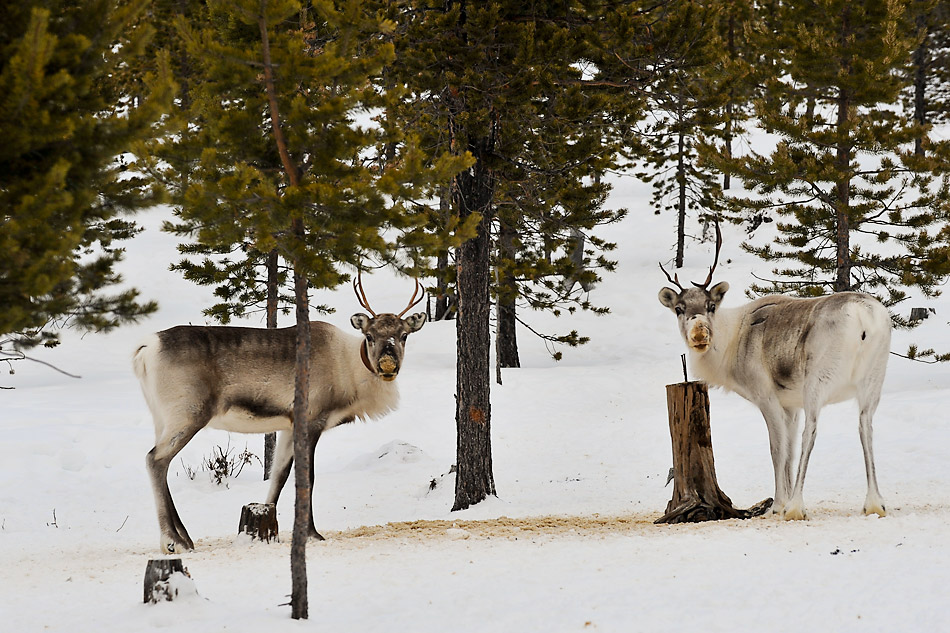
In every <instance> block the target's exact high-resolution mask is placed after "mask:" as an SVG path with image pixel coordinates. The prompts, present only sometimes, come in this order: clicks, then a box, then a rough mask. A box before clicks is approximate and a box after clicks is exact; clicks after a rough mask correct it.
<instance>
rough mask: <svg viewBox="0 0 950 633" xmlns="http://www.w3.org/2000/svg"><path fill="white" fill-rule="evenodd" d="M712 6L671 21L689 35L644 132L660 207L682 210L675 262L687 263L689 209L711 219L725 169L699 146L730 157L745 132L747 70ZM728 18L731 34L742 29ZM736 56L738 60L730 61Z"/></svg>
mask: <svg viewBox="0 0 950 633" xmlns="http://www.w3.org/2000/svg"><path fill="white" fill-rule="evenodd" d="M711 5H712V6H711V7H703V6H700V5H699V4H695V5H694V4H692V3H690V4H684V5H682V6H681V7H680V8H678V10H677V11H674V12H672V13H671V14H670V15H669V16H668V18H667V20H665V21H664V24H663V26H664V28H665V29H669V30H671V31H673V32H674V33H681V34H682V38H683V39H682V42H681V43H680V45H679V46H678V47H677V49H676V50H677V51H678V52H680V51H681V52H680V54H679V56H678V57H677V58H676V59H673V60H670V63H669V64H667V65H665V66H664V67H662V68H661V70H660V71H659V72H658V74H657V76H656V78H655V79H654V81H653V82H652V84H651V87H650V104H651V106H652V107H651V109H652V115H653V120H652V122H651V123H649V124H648V125H647V126H646V127H645V130H644V133H643V134H644V137H645V138H644V146H645V152H644V154H643V156H642V160H643V161H644V167H645V170H644V171H643V172H642V173H641V174H640V177H641V178H642V179H643V180H645V181H646V182H652V183H653V197H652V203H653V206H654V209H655V212H656V213H657V214H659V213H661V212H662V211H666V210H669V211H672V212H673V213H674V214H675V216H676V219H677V223H676V255H675V258H674V266H675V267H676V268H682V267H683V259H684V254H685V244H686V234H687V224H686V219H687V215H689V214H692V215H694V216H695V217H696V219H697V220H703V221H704V223H706V224H708V223H707V222H705V220H706V219H707V216H708V214H710V213H714V212H715V197H714V194H715V192H716V191H717V190H718V177H719V174H718V173H717V172H715V171H713V170H711V169H709V168H708V166H707V165H703V164H700V161H701V155H700V151H699V150H700V148H701V147H702V146H703V145H704V144H705V145H711V146H713V147H714V148H715V149H714V150H713V151H720V149H719V148H720V147H723V150H722V151H724V152H725V153H726V155H727V156H728V155H730V154H731V151H732V150H731V143H732V140H733V137H735V136H736V134H737V131H738V130H737V120H738V119H739V110H738V109H737V108H736V107H735V106H736V101H737V98H736V92H737V91H736V90H734V88H735V86H736V85H737V84H739V82H738V81H737V76H739V75H740V72H739V71H737V70H736V69H735V68H736V67H737V66H738V65H737V64H735V62H734V60H730V59H729V54H730V51H729V49H728V47H727V46H726V42H727V41H726V40H723V39H722V38H721V37H720V34H719V32H718V29H717V27H719V26H720V25H721V23H720V19H719V12H718V8H719V7H718V6H717V4H716V3H711ZM731 19H734V18H731ZM726 22H727V24H726V26H725V27H724V28H725V29H726V30H727V33H726V35H727V36H728V35H729V31H734V30H735V28H736V27H735V26H734V25H733V24H730V23H729V21H728V19H727V20H726ZM733 37H734V36H733ZM733 45H734V43H733ZM733 54H736V55H737V54H738V53H736V52H734V51H733ZM730 61H732V62H733V65H732V66H728V67H727V64H729V62H730ZM727 174H728V172H727Z"/></svg>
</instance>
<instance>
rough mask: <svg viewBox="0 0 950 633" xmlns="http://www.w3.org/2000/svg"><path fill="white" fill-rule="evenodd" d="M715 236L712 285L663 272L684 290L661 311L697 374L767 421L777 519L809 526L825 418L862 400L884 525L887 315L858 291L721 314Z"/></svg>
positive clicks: (670, 293) (869, 504)
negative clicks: (881, 458)
mask: <svg viewBox="0 0 950 633" xmlns="http://www.w3.org/2000/svg"><path fill="white" fill-rule="evenodd" d="M716 232H717V239H716V256H715V260H714V262H713V265H712V267H711V268H710V269H709V275H708V276H707V277H706V281H705V282H704V283H702V284H697V283H695V282H694V283H693V285H694V286H695V288H686V289H684V288H683V287H682V286H680V284H679V279H678V278H677V277H672V278H671V277H670V275H669V273H667V272H666V270H665V269H663V266H662V265H661V266H660V268H661V270H663V273H664V274H665V275H666V278H667V279H669V281H670V282H671V283H673V284H675V285H676V287H677V288H679V291H676V290H673V289H672V288H663V289H662V290H660V294H659V298H660V303H662V304H663V305H665V306H666V307H668V308H669V309H670V310H672V311H673V312H675V313H676V317H677V320H678V321H679V328H680V334H682V336H683V340H684V341H685V342H686V346H687V348H688V353H689V362H690V367H691V369H692V371H693V372H694V373H695V375H696V376H698V377H699V378H700V379H701V380H704V381H706V382H707V383H709V384H710V385H713V386H719V387H723V388H725V389H727V390H729V391H735V392H736V393H738V394H739V395H740V396H742V397H743V398H745V399H746V400H748V401H749V402H752V403H753V404H755V405H756V406H757V407H759V410H760V411H761V412H762V416H763V417H764V418H765V424H766V426H767V427H768V431H769V445H770V448H771V453H772V465H773V468H774V470H775V496H774V497H773V499H774V501H773V504H772V511H773V512H775V513H779V514H782V515H783V517H784V518H785V519H804V518H805V508H804V502H803V500H802V489H803V487H804V485H805V471H806V469H807V468H808V458H809V456H810V455H811V450H812V447H813V446H814V443H815V431H816V424H817V421H818V412H819V411H821V409H822V407H824V406H825V405H826V404H831V403H834V402H842V401H844V400H850V399H851V398H856V399H857V402H858V411H859V427H858V428H859V434H860V436H861V446H862V447H863V449H864V466H865V470H866V473H867V483H868V492H867V497H866V499H865V502H864V513H865V514H872V513H874V514H878V515H880V516H884V515H885V510H884V502H883V500H882V499H881V495H880V492H879V491H878V487H877V476H876V475H875V470H874V455H873V452H872V450H871V419H872V417H873V416H874V411H875V410H876V409H877V405H878V401H879V400H880V397H881V386H882V384H883V382H884V373H885V370H886V368H887V357H888V353H889V349H890V340H891V320H890V316H889V315H888V313H887V310H886V309H885V308H884V306H882V305H881V304H880V303H879V302H878V301H877V300H876V299H875V298H874V297H871V296H869V295H866V294H863V293H858V292H840V293H835V294H832V295H828V296H824V297H816V298H812V299H796V298H791V297H786V296H784V295H770V296H765V297H761V298H759V299H756V300H755V301H752V302H751V303H747V304H746V305H744V306H741V307H738V308H732V309H726V308H723V309H720V307H719V306H720V304H721V303H722V299H723V297H724V296H725V294H726V291H727V290H728V289H729V284H728V283H726V282H724V281H723V282H720V283H718V284H716V285H715V286H713V287H712V288H709V284H710V282H711V281H712V276H713V272H714V271H715V268H716V265H717V263H718V261H719V250H720V248H721V246H722V236H721V235H720V234H719V227H718V226H717V227H716ZM802 409H804V410H805V427H804V430H803V431H802V442H801V456H800V458H799V460H798V473H797V475H796V477H795V480H794V486H792V483H793V482H792V463H793V457H794V456H793V454H792V453H793V446H794V441H793V439H794V437H793V433H794V432H795V430H796V429H797V427H798V413H799V411H800V410H802Z"/></svg>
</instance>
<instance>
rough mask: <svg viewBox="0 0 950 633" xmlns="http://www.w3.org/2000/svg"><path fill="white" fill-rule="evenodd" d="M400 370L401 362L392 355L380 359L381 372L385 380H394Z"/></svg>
mask: <svg viewBox="0 0 950 633" xmlns="http://www.w3.org/2000/svg"><path fill="white" fill-rule="evenodd" d="M398 372H399V363H397V362H396V359H395V358H393V357H392V356H390V355H388V354H387V355H385V356H382V357H381V358H380V359H379V374H380V377H381V378H382V379H383V380H393V379H394V378H395V377H396V374H397V373H398Z"/></svg>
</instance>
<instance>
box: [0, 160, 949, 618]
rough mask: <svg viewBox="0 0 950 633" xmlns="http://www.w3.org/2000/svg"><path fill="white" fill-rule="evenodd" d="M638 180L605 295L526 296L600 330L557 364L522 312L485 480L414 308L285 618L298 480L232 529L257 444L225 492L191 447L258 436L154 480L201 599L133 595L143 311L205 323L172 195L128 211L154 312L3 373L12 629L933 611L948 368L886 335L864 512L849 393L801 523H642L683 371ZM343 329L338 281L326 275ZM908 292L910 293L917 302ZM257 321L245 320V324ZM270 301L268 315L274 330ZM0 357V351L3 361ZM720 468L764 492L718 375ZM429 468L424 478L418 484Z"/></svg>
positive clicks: (338, 453) (332, 454)
mask: <svg viewBox="0 0 950 633" xmlns="http://www.w3.org/2000/svg"><path fill="white" fill-rule="evenodd" d="M648 195H649V192H648V191H647V188H646V187H644V186H643V185H640V184H638V183H637V182H636V181H635V180H633V179H632V178H622V179H619V180H618V181H617V190H616V192H615V193H614V195H613V197H612V203H613V204H616V205H623V206H627V207H629V208H630V210H631V214H630V216H629V217H628V218H627V219H626V220H625V221H624V222H622V223H621V224H619V225H616V226H614V227H610V228H609V229H607V230H606V231H604V236H605V237H609V238H610V239H612V240H614V241H616V242H618V243H619V251H618V253H617V257H618V259H619V260H620V269H619V272H618V273H616V274H614V275H610V276H608V278H607V279H605V281H604V282H603V283H602V284H601V285H600V286H599V287H598V288H597V289H596V290H595V291H594V294H593V295H592V299H593V300H594V301H595V302H596V303H599V304H606V305H609V306H610V307H611V314H610V315H607V316H603V317H595V316H593V315H587V314H582V315H577V316H574V317H562V318H561V319H560V320H555V319H553V318H552V317H547V316H542V315H532V316H531V317H530V318H531V320H532V323H534V324H536V325H537V326H538V327H540V328H547V329H548V330H551V329H554V328H560V330H562V331H563V330H567V329H572V328H577V329H578V330H580V331H581V333H583V334H587V335H590V336H591V337H592V341H591V343H590V344H588V345H587V346H585V347H583V348H581V349H578V350H566V351H565V358H564V360H563V361H561V362H560V363H555V362H553V361H552V360H551V359H550V356H549V355H548V353H547V352H546V350H545V347H544V345H543V344H542V342H541V341H539V340H537V339H535V338H533V337H532V336H531V335H530V334H529V333H528V332H527V331H525V330H522V331H521V332H520V336H521V339H520V342H521V352H522V364H523V367H522V369H519V370H506V371H505V373H504V385H503V386H497V385H495V386H493V392H492V432H493V450H494V472H495V478H496V484H497V488H498V498H497V499H490V500H488V501H486V502H484V503H482V504H480V505H479V506H477V507H474V508H471V509H469V510H467V511H464V512H456V513H453V512H450V511H449V509H450V507H451V504H452V498H453V491H452V486H453V480H452V476H451V475H449V474H447V473H448V471H449V468H450V466H451V464H452V463H453V462H454V458H455V426H454V400H453V392H454V388H455V361H454V352H455V340H454V337H455V331H454V324H453V323H430V324H427V325H426V326H425V328H424V329H423V330H422V331H420V332H419V333H417V334H414V335H413V336H412V337H411V338H410V341H409V345H408V351H407V359H406V363H405V366H404V369H403V372H402V373H401V374H400V377H399V382H400V386H401V391H402V404H401V406H400V408H399V409H398V410H397V411H396V412H395V413H393V414H391V415H390V416H388V417H387V418H385V419H384V420H382V421H379V422H373V423H368V424H362V423H359V424H354V425H348V426H345V427H340V428H338V429H336V430H334V431H333V432H332V433H328V434H327V435H326V436H324V437H323V438H322V439H321V440H320V446H319V447H318V450H317V459H316V469H317V482H316V493H315V495H316V499H317V502H316V515H317V519H316V520H317V524H318V528H319V529H320V530H321V531H322V533H323V534H324V535H325V536H327V537H328V540H327V541H326V542H324V543H315V544H312V545H311V546H310V547H309V550H308V568H309V578H310V594H309V595H310V618H311V622H310V623H297V622H293V621H292V620H291V619H290V617H289V614H290V610H289V607H286V606H281V605H283V604H285V603H286V602H287V601H288V598H287V596H288V594H289V592H290V573H289V547H290V543H289V541H290V534H289V529H290V526H291V523H292V494H289V493H288V492H287V491H286V490H285V494H284V496H283V498H282V499H281V502H280V504H279V519H280V522H281V527H282V530H281V535H282V542H281V543H279V544H270V545H265V544H260V543H252V542H250V541H248V540H246V539H245V538H242V537H241V538H239V537H237V536H236V535H235V531H236V527H237V521H238V517H239V514H240V509H241V506H242V505H243V504H244V503H248V502H252V501H261V500H263V498H264V496H265V494H266V489H267V484H266V483H265V482H263V481H262V480H261V468H260V466H259V465H258V464H256V463H255V464H253V465H252V466H250V467H248V468H246V469H245V470H244V472H243V473H242V474H241V476H240V477H238V478H237V479H234V480H231V481H230V483H229V485H228V486H227V487H219V486H215V485H213V484H212V483H210V481H209V480H208V477H207V476H206V475H205V474H204V473H199V474H198V475H197V477H196V478H195V479H194V480H192V479H189V478H188V476H187V474H186V473H187V471H188V470H191V469H195V468H197V467H198V466H199V464H200V463H201V460H202V458H203V457H204V456H206V455H208V454H210V452H211V450H212V449H213V448H214V447H215V446H231V447H233V448H235V449H236V450H237V451H241V450H243V449H244V448H245V446H247V448H248V449H249V450H251V451H252V452H256V453H258V454H260V452H261V448H260V446H261V440H260V439H259V436H238V435H232V436H230V437H228V435H227V434H225V433H223V432H214V431H203V432H202V433H201V434H199V436H198V437H197V438H196V439H195V440H194V441H193V442H192V443H191V444H190V445H189V446H187V447H186V449H185V450H184V451H183V452H182V454H181V459H180V460H177V461H176V463H175V464H174V465H173V472H172V473H171V474H170V484H171V488H172V493H173V494H174V496H175V499H176V502H177V506H178V509H179V511H180V513H181V515H182V517H183V519H184V522H185V524H186V525H187V527H188V529H189V531H190V533H191V535H192V537H194V538H195V540H196V543H197V549H196V550H195V551H194V552H193V553H188V554H185V555H184V557H183V558H184V562H185V565H186V567H187V568H188V569H189V570H190V572H191V574H192V576H193V579H194V582H195V586H196V588H197V595H196V596H191V597H190V598H188V599H181V600H179V601H177V602H173V603H167V604H161V605H143V604H142V579H143V573H144V570H145V565H146V562H147V561H148V559H149V558H151V557H155V556H157V555H158V554H159V552H158V529H157V525H156V520H155V516H154V508H153V502H152V495H151V491H150V487H149V484H148V481H147V476H146V473H145V469H144V457H145V454H146V452H147V451H148V450H149V449H150V448H151V446H152V440H153V432H152V426H151V420H150V417H149V414H148V411H147V409H146V407H145V403H144V401H143V399H142V397H141V394H140V392H139V389H138V385H137V383H136V382H135V378H134V376H133V375H132V372H131V369H130V364H129V358H130V355H131V351H132V350H133V349H134V347H135V344H136V342H137V341H138V340H139V339H140V338H141V337H142V336H143V335H144V334H146V333H148V332H151V331H154V330H158V329H163V328H165V327H169V326H171V325H174V324H178V323H189V322H190V323H201V322H203V317H202V316H201V309H202V308H203V307H205V306H206V305H207V303H208V297H207V293H206V291H205V290H203V289H200V288H196V287H194V286H192V285H191V284H189V283H187V282H184V281H182V280H181V279H180V278H178V277H177V275H175V274H173V273H170V272H168V271H167V265H168V263H169V262H170V261H173V260H174V259H176V258H177V254H176V252H175V248H174V247H175V244H174V240H173V238H171V237H169V236H166V235H163V234H161V233H160V232H159V231H158V226H159V225H160V223H161V220H162V219H163V217H165V215H167V212H168V211H167V209H156V210H153V211H151V212H148V213H145V214H143V215H142V216H141V217H140V220H141V221H142V223H143V224H144V225H145V226H146V228H147V230H146V232H145V233H143V234H142V235H140V236H139V237H137V238H136V240H135V241H134V242H133V243H132V244H131V245H130V247H129V253H128V258H127V262H126V264H125V266H124V271H125V275H126V278H127V280H128V281H129V282H130V283H132V284H134V285H136V286H137V287H139V288H141V289H142V290H143V291H144V295H145V296H147V297H154V298H157V299H159V300H160V302H161V310H160V311H159V312H158V313H157V314H156V315H155V316H153V317H152V318H150V319H149V320H148V321H147V322H145V323H144V324H142V325H140V326H136V327H129V328H125V329H123V330H120V331H117V332H115V333H112V334H109V335H99V336H95V335H87V336H85V337H78V336H67V337H66V342H65V343H64V345H63V346H62V347H61V348H60V349H58V350H55V351H53V352H52V353H44V352H43V351H39V352H37V354H36V355H37V356H39V357H42V358H45V359H47V360H50V361H51V362H55V363H56V364H57V365H58V366H60V367H62V368H63V369H64V370H67V371H70V372H73V373H78V374H81V375H82V376H83V378H82V379H81V380H73V379H70V378H66V377H65V376H62V375H61V374H58V373H55V372H53V371H51V370H49V369H47V368H44V367H42V366H40V365H34V364H26V363H20V364H18V365H17V366H16V370H17V373H16V374H15V375H6V374H4V375H3V376H2V380H0V383H2V384H4V385H13V386H16V390H14V391H3V392H0V431H2V433H3V436H2V437H3V439H2V441H0V622H3V623H4V624H3V630H5V631H17V632H20V631H41V630H42V631H94V630H115V631H125V632H133V631H149V630H155V629H158V630H161V629H169V630H175V631H202V632H205V631H257V630H268V631H284V630H288V631H289V630H301V627H308V628H312V627H320V628H321V629H322V630H339V631H348V632H349V631H402V630H412V631H417V632H421V633H428V632H432V633H437V632H438V633H441V632H442V631H445V630H447V629H449V628H450V627H451V629H452V630H454V631H586V630H600V631H633V630H671V629H674V628H675V629H677V630H679V629H681V628H682V629H691V628H694V627H701V628H702V629H703V630H707V631H727V630H728V631H733V630H751V629H753V628H754V629H760V630H767V631H793V630H794V631H798V630H818V631H898V630H929V631H945V630H950V624H948V616H950V607H948V606H947V601H946V585H947V583H948V582H950V549H948V548H947V547H946V545H945V542H946V540H947V538H948V537H950V528H948V525H950V505H948V502H947V494H946V490H947V488H948V484H950V462H948V459H947V457H948V455H950V426H948V424H947V421H946V415H945V412H946V410H947V407H948V406H950V380H948V378H950V365H941V366H930V365H922V364H919V363H912V362H909V361H906V360H904V359H901V358H898V357H894V356H892V358H891V361H890V366H889V370H888V379H887V381H886V383H885V393H884V397H883V399H882V403H881V406H880V409H879V410H878V414H877V417H876V420H875V421H876V424H875V451H876V456H877V466H878V477H879V481H880V484H881V491H882V494H883V495H884V498H885V502H886V504H887V508H888V510H889V516H888V517H886V518H883V519H880V518H876V517H870V518H869V517H864V516H863V515H862V514H861V505H862V503H863V500H864V492H865V480H864V466H863V460H862V456H861V449H860V443H859V441H858V435H857V413H856V410H855V407H854V405H853V404H851V403H846V404H842V405H835V406H833V407H829V408H827V409H826V410H825V411H824V412H823V415H822V417H821V419H820V422H819V430H818V439H817V443H816V447H815V450H814V452H813V454H812V459H811V462H810V466H809V476H808V482H807V486H806V488H805V504H806V509H807V510H808V512H809V515H810V519H809V520H808V521H806V522H791V523H786V522H782V521H780V520H778V519H776V518H772V517H766V518H760V519H754V520H749V521H745V522H740V521H725V522H721V523H707V524H699V525H688V526H655V525H653V523H652V521H653V520H654V519H656V518H657V517H659V516H660V515H661V514H662V512H663V510H664V508H665V506H666V502H667V501H668V500H669V497H670V494H671V488H670V487H664V484H665V482H666V473H667V470H668V469H669V467H670V465H671V455H670V438H669V430H668V426H667V417H666V409H665V407H666V405H665V392H664V385H666V384H668V383H673V382H679V381H681V380H682V370H681V367H680V359H679V354H680V353H681V351H682V350H681V347H682V343H681V341H680V339H679V335H678V333H677V330H676V325H675V321H674V318H673V316H672V315H671V314H670V313H669V312H668V311H667V310H666V308H664V307H662V306H661V305H660V304H659V302H658V301H657V299H656V294H657V291H658V290H659V288H660V287H661V286H662V285H664V283H665V279H664V278H663V276H662V273H660V271H659V269H658V268H657V265H656V263H657V262H658V261H668V260H669V259H670V257H671V255H672V253H671V243H672V238H671V237H670V236H671V234H672V226H673V220H672V218H670V217H665V216H655V215H654V214H653V213H652V212H651V211H650V210H649V209H648V204H647V200H648ZM743 237H744V234H743V233H742V232H741V230H738V229H734V228H731V227H728V228H727V229H726V232H725V244H724V247H723V261H722V262H721V263H720V266H719V269H718V271H717V279H727V280H728V281H729V282H730V284H731V286H732V288H733V290H732V291H731V292H730V294H729V295H728V296H727V297H726V305H737V304H739V303H740V302H741V301H743V297H742V292H741V289H742V288H743V287H746V286H747V285H748V283H749V282H750V281H751V279H752V277H751V275H752V272H753V271H759V272H760V273H762V272H766V270H767V268H766V267H765V266H763V265H762V264H761V263H760V262H758V261H756V260H754V259H751V258H750V257H749V256H748V255H746V254H744V253H742V252H741V251H740V249H739V243H740V242H741V240H742V239H743ZM711 258H712V254H711V250H710V247H709V245H706V244H700V243H698V242H692V243H690V244H689V247H688V251H687V268H686V269H685V271H684V272H681V273H680V278H681V279H685V278H690V277H691V278H693V279H703V278H704V277H705V274H706V267H707V266H708V265H709V264H710V263H711ZM364 285H365V287H366V290H367V292H368V293H369V296H370V298H371V301H372V303H373V305H374V306H376V307H378V308H379V309H384V310H385V309H392V307H398V308H400V309H401V307H402V306H403V305H405V301H406V300H407V299H408V296H409V294H411V290H412V288H411V283H410V282H409V281H408V280H405V279H395V280H394V279H392V278H390V277H388V276H386V275H385V274H384V273H380V274H376V275H373V276H371V277H367V278H365V279H364ZM314 299H315V301H316V302H317V303H328V304H330V305H333V306H335V307H336V308H337V310H338V311H337V313H336V314H334V315H331V316H329V317H327V318H326V320H329V321H331V322H332V323H334V324H336V325H338V326H339V327H343V328H346V329H349V327H350V326H349V323H348V320H349V319H348V317H349V315H350V314H351V313H353V312H356V311H358V310H359V307H358V305H357V303H356V301H355V300H354V298H353V296H352V294H351V291H350V290H349V289H346V288H344V289H341V290H340V291H339V292H336V293H332V294H326V295H322V296H316V297H315V298H314ZM913 305H929V306H932V307H934V308H936V310H937V315H936V317H935V318H932V319H930V320H929V321H928V322H926V323H925V324H924V325H923V326H922V327H921V328H919V329H917V330H916V331H913V332H909V333H908V332H898V333H895V336H894V341H893V349H894V350H895V351H899V352H903V351H905V350H906V348H907V345H908V343H909V342H913V341H922V342H925V343H926V344H927V345H933V346H935V347H938V348H939V349H943V350H948V349H950V328H948V327H947V325H948V324H947V315H948V314H950V298H941V299H939V300H936V301H933V302H930V303H927V304H924V303H922V302H915V303H914V304H913ZM910 307H912V306H911V305H910V304H908V305H907V306H906V307H905V308H904V310H905V311H909V309H910ZM252 324H254V325H258V323H256V322H252ZM290 324H291V323H290V321H289V319H285V320H284V321H283V322H282V325H290ZM3 369H4V371H5V370H6V368H3ZM711 400H712V427H713V442H714V448H715V454H716V466H717V473H718V478H719V484H720V486H721V487H722V489H723V490H724V491H725V492H726V493H727V494H728V495H730V497H731V498H732V499H733V501H734V503H735V504H736V505H737V506H741V507H746V506H751V505H752V504H754V503H757V502H759V501H760V500H762V499H764V498H765V497H767V496H770V495H771V494H772V471H771V463H770V460H769V455H768V439H767V434H766V430H765V424H764V423H763V422H762V420H761V418H760V415H759V413H758V411H757V410H756V409H755V408H754V407H752V406H751V405H750V404H748V403H746V402H745V401H743V400H742V399H741V398H738V397H737V396H735V395H733V394H726V393H723V392H721V391H714V392H713V393H712V396H711ZM433 481H434V482H435V487H434V489H433V488H432V483H433Z"/></svg>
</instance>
